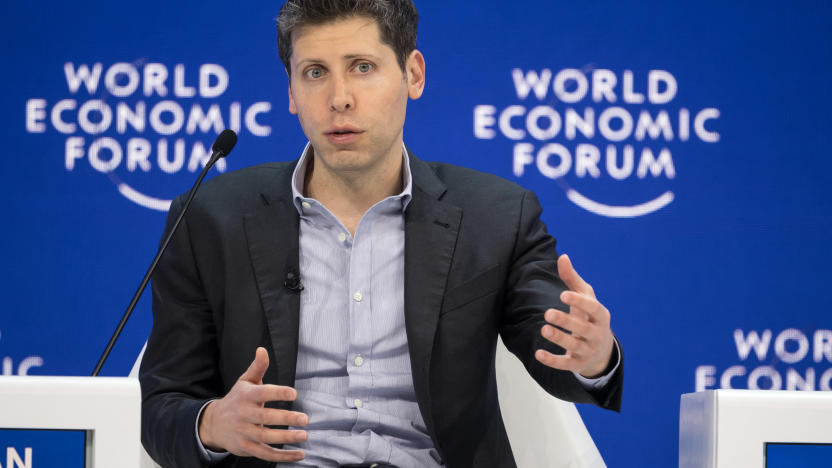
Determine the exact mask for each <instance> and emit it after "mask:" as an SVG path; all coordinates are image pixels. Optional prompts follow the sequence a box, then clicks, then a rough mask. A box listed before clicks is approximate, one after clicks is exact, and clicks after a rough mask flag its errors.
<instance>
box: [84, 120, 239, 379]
mask: <svg viewBox="0 0 832 468" xmlns="http://www.w3.org/2000/svg"><path fill="white" fill-rule="evenodd" d="M236 144H237V134H236V133H234V131H233V130H228V129H225V130H223V131H222V133H220V134H219V136H218V137H217V139H216V140H214V144H213V145H211V158H210V159H209V160H208V163H207V164H205V167H203V168H202V172H200V173H199V177H198V178H197V179H196V182H195V183H194V186H193V187H191V191H190V192H188V198H187V199H186V200H185V206H183V207H182V211H180V212H179V216H178V217H177V218H176V222H174V223H173V227H172V228H171V230H170V232H169V233H168V236H167V237H166V238H165V241H164V242H162V246H161V247H160V248H159V252H157V253H156V257H154V258H153V263H151V264H150V268H148V269H147V273H145V274H144V279H142V282H141V284H140V285H139V289H137V290H136V293H135V294H134V295H133V299H132V300H130V305H128V306H127V310H126V311H125V312H124V315H122V317H121V321H120V322H119V323H118V327H116V331H115V332H114V333H113V336H111V337H110V342H109V343H107V347H106V348H105V349H104V352H103V353H101V357H100V358H99V359H98V364H96V365H95V370H93V371H92V376H93V377H95V376H97V375H98V373H99V372H101V368H102V367H103V366H104V362H105V361H106V360H107V357H108V356H109V355H110V351H112V350H113V346H114V345H115V344H116V341H117V340H118V337H119V335H121V331H122V330H123V329H124V326H125V325H126V324H127V320H128V319H129V318H130V314H132V313H133V309H135V308H136V304H138V303H139V298H140V297H141V296H142V292H144V288H146V287H147V283H148V282H149V281H150V276H151V275H152V274H153V271H154V270H156V265H158V264H159V259H160V258H162V254H163V253H165V249H167V248H168V244H169V243H170V240H171V239H172V238H173V234H174V233H175V232H176V229H177V228H178V227H179V223H180V222H181V221H182V218H183V217H184V216H185V212H186V211H188V207H189V206H190V205H191V200H193V199H194V195H196V189H197V188H199V185H200V184H201V183H202V179H204V178H205V175H206V174H207V173H208V171H209V170H210V169H211V167H213V166H214V163H216V162H217V161H218V160H219V159H220V158H224V157H226V156H228V153H230V152H231V150H232V149H234V145H236Z"/></svg>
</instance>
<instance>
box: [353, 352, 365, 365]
mask: <svg viewBox="0 0 832 468" xmlns="http://www.w3.org/2000/svg"><path fill="white" fill-rule="evenodd" d="M352 362H354V363H355V365H356V366H358V367H361V366H363V365H364V358H363V357H361V355H360V354H359V355H358V356H356V357H355V359H353V361H352Z"/></svg>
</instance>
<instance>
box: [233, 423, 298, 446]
mask: <svg viewBox="0 0 832 468" xmlns="http://www.w3.org/2000/svg"><path fill="white" fill-rule="evenodd" d="M242 434H243V437H245V438H246V439H248V440H250V441H253V442H257V443H263V444H270V445H275V444H294V443H299V442H305V441H306V439H307V438H308V434H307V432H306V431H304V430H301V429H272V428H270V427H265V426H255V425H253V424H248V425H246V426H245V427H244V428H243V430H242Z"/></svg>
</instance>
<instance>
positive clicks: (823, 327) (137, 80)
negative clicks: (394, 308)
mask: <svg viewBox="0 0 832 468" xmlns="http://www.w3.org/2000/svg"><path fill="white" fill-rule="evenodd" d="M279 6H280V3H279V2H266V1H250V2H245V5H244V7H243V6H242V5H241V7H237V6H236V5H230V4H228V3H227V2H215V1H205V0H202V1H193V0H190V1H180V2H175V3H171V2H163V1H160V0H145V1H142V2H127V3H125V4H119V5H116V4H115V3H113V2H105V1H86V2H44V1H30V2H15V3H14V4H12V5H9V6H7V7H6V12H7V13H6V14H5V15H3V18H2V19H0V26H2V27H0V40H2V43H3V44H4V46H3V49H2V56H3V63H5V64H6V65H7V68H6V69H5V70H4V72H3V73H2V75H1V76H2V77H0V80H2V85H3V90H4V92H3V93H0V108H2V109H3V111H4V112H3V113H2V115H0V128H2V130H0V131H2V137H3V141H5V143H4V145H3V158H4V161H5V163H4V165H3V167H4V170H3V171H1V172H0V187H1V188H0V190H1V191H2V192H0V195H2V199H3V201H4V205H5V206H6V215H5V217H4V219H5V222H4V229H2V231H0V240H2V243H3V245H5V246H6V254H5V258H6V260H5V261H4V268H3V269H2V270H0V285H2V286H0V287H2V293H3V301H2V306H0V360H2V361H1V362H2V367H0V372H2V373H3V374H18V373H28V374H48V375H86V374H88V373H89V372H91V370H92V368H93V365H94V363H95V361H96V359H97V358H98V355H99V353H100V352H101V351H102V349H103V347H104V345H105V344H106V341H107V339H108V337H109V335H110V333H112V331H113V329H114V327H115V325H116V323H117V321H118V319H119V316H120V314H121V312H122V311H123V308H124V307H125V306H126V303H127V301H128V299H129V297H130V295H131V294H132V293H133V290H134V288H135V287H136V285H137V283H138V281H139V279H140V277H141V275H142V273H143V272H144V270H145V268H146V267H147V265H148V263H149V261H150V258H151V256H152V254H153V253H154V251H155V249H156V246H157V242H158V238H159V236H160V234H161V231H162V227H163V222H164V218H165V213H164V212H163V211H160V210H159V209H158V208H159V207H160V206H164V204H165V203H164V201H165V200H169V199H170V198H172V197H173V196H175V195H177V194H178V193H181V192H183V191H185V190H187V189H188V188H189V187H190V185H191V183H192V180H193V178H194V177H195V172H194V171H195V170H196V169H198V167H199V162H200V158H201V156H202V155H203V153H202V150H203V149H204V148H206V147H209V146H210V144H211V142H212V141H213V139H214V137H215V135H216V134H217V133H218V132H219V130H220V129H221V128H224V127H226V126H228V127H232V128H236V129H238V130H239V134H240V140H239V143H238V145H237V148H236V149H235V151H234V154H233V155H232V156H231V157H230V158H229V159H228V161H227V167H226V168H225V170H226V171H229V170H233V169H237V168H241V167H244V166H248V165H252V164H257V163H260V162H265V161H271V160H289V159H294V158H296V157H297V156H298V155H299V153H300V151H301V149H302V148H303V145H304V144H305V138H304V136H303V134H302V132H301V130H300V127H299V125H298V124H297V120H296V118H295V117H294V116H292V115H290V114H288V112H287V107H288V100H287V97H286V87H287V80H286V76H285V73H284V71H283V70H282V66H281V64H280V62H279V59H278V58H277V51H276V47H275V31H274V17H275V16H276V15H277V12H278V10H279ZM417 7H418V8H419V11H420V15H421V18H422V19H421V23H420V38H419V48H420V49H421V50H422V51H423V52H424V54H425V56H426V59H427V64H428V84H427V89H426V91H425V94H424V96H423V98H422V99H420V100H419V101H415V102H412V103H411V104H410V108H409V114H408V121H407V123H406V126H405V139H406V141H407V142H408V144H409V145H410V147H411V148H412V149H413V151H414V152H415V153H416V154H417V155H419V156H420V157H421V158H423V159H428V160H443V161H447V162H452V163H456V164H460V165H465V166H470V167H473V168H476V169H480V170H483V171H487V172H492V173H496V174H500V175H502V176H504V177H506V178H508V179H511V180H515V181H516V182H518V183H520V184H521V185H523V186H525V187H527V188H530V189H532V190H534V191H535V192H536V193H537V194H538V196H539V198H540V199H541V201H542V203H543V205H544V209H545V212H544V219H545V221H546V223H547V225H548V226H549V229H550V231H551V232H552V233H553V234H554V235H555V236H556V237H557V238H558V246H559V250H560V251H561V252H566V253H569V254H570V256H571V258H572V259H573V262H574V263H575V265H576V267H577V269H578V271H579V272H581V273H582V275H583V276H584V277H585V278H587V279H588V281H590V282H591V283H592V284H593V286H594V287H595V289H596V291H597V293H598V295H599V298H600V299H601V300H602V302H604V303H605V304H606V305H607V306H608V308H609V309H610V310H611V311H612V326H613V330H614V331H615V333H616V334H617V335H618V336H619V337H620V338H621V340H622V342H623V343H624V349H625V353H626V357H627V361H626V384H625V389H624V404H623V412H622V413H621V414H620V415H619V414H614V413H610V412H604V411H601V410H598V409H596V408H590V407H582V408H580V410H581V413H582V415H583V416H584V419H585V421H586V422H587V425H588V427H589V429H590V432H591V433H592V434H593V436H594V438H595V440H596V442H597V444H598V446H599V449H600V450H601V453H602V455H603V456H604V458H605V459H606V461H607V463H608V464H609V465H610V466H615V467H618V466H622V467H624V466H632V467H642V466H674V465H675V464H676V458H677V445H678V428H677V426H678V406H679V397H680V394H682V393H687V392H692V391H695V390H697V389H704V388H719V387H723V388H724V387H728V386H732V387H735V388H758V387H759V388H782V389H795V390H829V387H830V381H832V370H830V369H832V331H830V329H832V323H830V319H829V313H828V311H827V310H826V307H828V305H829V299H828V296H827V295H826V292H827V291H826V288H828V284H829V283H830V280H832V273H830V272H829V267H828V265H829V264H830V260H832V251H830V248H829V247H828V246H827V242H828V239H829V238H830V227H832V221H830V216H829V213H830V202H832V188H830V173H832V158H830V156H832V154H830V150H829V145H830V136H829V135H830V133H829V129H830V128H832V118H830V115H832V114H830V109H832V107H830V106H832V94H831V93H830V86H829V85H828V80H829V79H830V77H832V73H830V71H831V70H830V67H832V36H830V34H829V31H831V30H832V6H830V4H829V3H828V2H822V1H806V2H799V3H783V2H771V1H765V2H716V1H700V2H695V3H684V4H677V3H675V2H660V1H641V2H614V1H606V0H605V1H596V2H568V3H567V2H551V1H544V0H539V1H529V0H526V1H521V2H510V3H506V2H497V1H493V0H483V1H471V0H459V1H455V2H427V1H417ZM437 143H438V144H437ZM213 173H214V174H216V173H217V171H214V172H213ZM149 302H150V301H149V300H148V299H144V300H143V301H142V302H141V303H140V306H139V308H138V309H137V311H136V313H135V314H134V316H133V318H132V319H131V321H130V322H129V324H128V327H127V330H126V331H125V334H124V336H123V337H122V340H121V341H120V342H119V344H118V345H117V346H116V349H115V351H114V353H113V355H112V357H111V358H110V361H109V362H108V364H107V366H105V368H104V372H103V373H104V374H106V375H126V374H127V372H128V371H129V369H130V366H131V365H132V362H133V360H134V359H135V357H136V355H137V354H138V352H139V349H140V348H141V345H142V343H143V342H144V340H145V338H146V336H147V334H148V332H149V330H150V326H151V315H150V310H149ZM645 447H649V449H645Z"/></svg>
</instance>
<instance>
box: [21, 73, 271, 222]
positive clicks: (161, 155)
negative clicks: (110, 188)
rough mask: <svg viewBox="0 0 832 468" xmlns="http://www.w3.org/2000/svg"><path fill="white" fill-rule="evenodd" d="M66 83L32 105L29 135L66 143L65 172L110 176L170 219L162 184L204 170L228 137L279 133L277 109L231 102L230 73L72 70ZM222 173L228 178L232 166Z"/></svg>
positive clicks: (222, 166)
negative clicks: (215, 145)
mask: <svg viewBox="0 0 832 468" xmlns="http://www.w3.org/2000/svg"><path fill="white" fill-rule="evenodd" d="M56 72H57V70H56ZM56 75H57V73H56ZM62 75H63V76H62V77H61V79H60V80H61V81H63V82H64V83H65V86H66V88H65V89H63V90H61V91H58V92H57V93H49V92H47V93H46V94H47V96H39V97H33V98H30V99H28V100H27V101H26V131H27V132H29V133H40V134H50V133H52V134H58V135H60V137H61V138H63V139H64V141H63V148H62V153H63V158H62V160H63V168H64V170H66V171H67V172H69V173H75V172H78V171H89V170H91V171H95V172H98V173H101V174H105V175H107V177H109V178H110V179H111V180H112V181H113V183H114V185H115V187H116V188H117V190H118V192H119V193H120V194H121V195H123V196H124V197H126V198H127V199H129V200H131V201H133V202H134V203H137V204H139V205H141V206H144V207H146V208H150V209H154V210H160V211H167V209H168V207H169V206H170V197H169V196H160V195H159V194H158V193H156V192H157V191H160V190H158V189H159V188H160V185H162V184H160V183H159V180H160V178H163V177H164V176H172V175H175V174H180V173H186V174H187V173H194V172H198V171H199V170H201V169H202V167H204V165H205V164H206V163H207V162H208V159H209V158H210V154H211V150H210V142H211V141H213V139H214V135H216V134H219V133H220V132H221V131H222V130H223V129H225V128H230V129H232V130H234V131H235V132H237V133H240V132H241V131H243V130H246V131H248V132H249V133H250V134H251V135H254V136H259V137H265V136H268V135H269V134H270V133H271V127H269V126H268V125H265V124H264V123H263V117H264V114H267V113H269V112H270V111H271V103H269V102H267V101H258V102H252V103H244V102H241V101H237V100H229V99H224V98H223V95H224V93H226V91H227V90H228V89H229V83H230V81H231V79H230V76H229V73H228V71H227V70H226V69H225V68H224V67H223V66H222V65H218V64H213V63H205V64H200V65H188V66H187V67H186V65H185V64H182V63H177V64H172V65H171V64H164V63H154V62H146V61H145V60H140V61H138V62H132V63H128V62H117V63H112V64H109V65H107V66H105V65H104V64H102V63H74V62H67V63H65V64H64V66H63V70H62ZM54 94H58V95H57V96H55V95H54ZM49 95H51V96H49ZM57 151H61V148H56V152H57ZM215 168H216V170H217V171H219V172H225V171H226V169H227V166H226V161H225V160H224V159H220V160H219V161H218V162H217V164H216V166H215ZM176 186H177V187H181V185H179V184H177V185H176ZM154 190H155V191H154Z"/></svg>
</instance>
